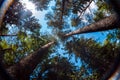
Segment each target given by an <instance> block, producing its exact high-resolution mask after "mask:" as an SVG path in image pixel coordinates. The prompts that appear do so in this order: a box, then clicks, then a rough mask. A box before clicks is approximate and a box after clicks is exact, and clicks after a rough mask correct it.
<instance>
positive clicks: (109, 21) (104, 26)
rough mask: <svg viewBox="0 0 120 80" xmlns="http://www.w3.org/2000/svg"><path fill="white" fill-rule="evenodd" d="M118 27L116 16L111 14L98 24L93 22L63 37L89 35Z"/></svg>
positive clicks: (119, 24) (118, 22)
mask: <svg viewBox="0 0 120 80" xmlns="http://www.w3.org/2000/svg"><path fill="white" fill-rule="evenodd" d="M119 27H120V18H119V17H118V15H117V14H112V15H111V16H109V17H106V18H104V19H102V20H100V21H98V22H94V23H92V24H90V25H88V26H85V27H83V28H80V29H78V30H75V31H73V32H70V33H67V34H65V35H64V37H68V36H71V35H75V34H82V33H90V32H97V31H105V30H110V29H114V28H119Z"/></svg>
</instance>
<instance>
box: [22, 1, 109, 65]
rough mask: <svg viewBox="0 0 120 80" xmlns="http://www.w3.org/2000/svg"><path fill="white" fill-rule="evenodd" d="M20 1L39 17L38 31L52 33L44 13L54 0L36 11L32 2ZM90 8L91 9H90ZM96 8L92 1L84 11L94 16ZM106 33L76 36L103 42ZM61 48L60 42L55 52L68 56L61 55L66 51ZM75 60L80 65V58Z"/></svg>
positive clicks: (72, 59)
mask: <svg viewBox="0 0 120 80" xmlns="http://www.w3.org/2000/svg"><path fill="white" fill-rule="evenodd" d="M22 2H23V3H24V4H25V6H26V8H27V9H29V10H31V11H32V13H33V16H35V17H36V18H37V19H39V23H40V24H41V25H42V28H41V30H40V33H43V34H44V33H47V34H52V30H51V29H50V28H49V27H48V26H47V24H46V20H45V14H46V13H47V12H49V11H52V9H51V7H52V6H54V4H55V2H54V1H51V3H50V4H49V9H48V10H43V11H36V10H35V6H34V4H33V3H31V2H29V1H28V0H22ZM30 5H33V6H32V7H31V6H30ZM90 10H92V11H90ZM96 10H97V6H96V5H95V3H94V2H93V3H92V4H91V6H90V8H89V9H87V10H86V13H85V14H91V15H92V16H94V15H93V13H94V11H96ZM91 12H92V13H91ZM78 15H79V13H78ZM82 17H83V21H84V22H86V23H87V24H86V25H88V22H87V20H86V18H85V15H82ZM74 29H75V28H74ZM74 29H72V30H74ZM107 33H108V32H94V33H86V34H80V35H76V36H84V37H86V38H94V39H96V40H97V41H99V42H103V41H104V39H105V38H106V34H107ZM53 35H54V34H53ZM61 48H64V46H63V45H62V44H61V43H60V46H59V47H57V51H58V53H57V54H60V55H61V56H64V57H68V54H66V55H63V53H66V51H65V50H62V49H61ZM52 55H56V53H55V54H52ZM77 60H78V62H77V63H75V65H78V66H80V65H81V62H80V59H77ZM70 61H71V62H73V63H74V62H75V61H76V58H75V56H74V55H72V58H71V60H70Z"/></svg>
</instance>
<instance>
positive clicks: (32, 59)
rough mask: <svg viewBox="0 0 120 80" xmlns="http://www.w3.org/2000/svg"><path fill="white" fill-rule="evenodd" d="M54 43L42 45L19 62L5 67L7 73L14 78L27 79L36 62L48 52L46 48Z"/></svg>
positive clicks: (18, 79)
mask: <svg viewBox="0 0 120 80" xmlns="http://www.w3.org/2000/svg"><path fill="white" fill-rule="evenodd" d="M52 44H54V41H52V42H50V43H48V44H46V45H44V46H42V48H40V49H38V50H37V51H35V52H34V53H31V54H29V55H28V56H26V57H25V58H23V59H22V60H20V62H19V63H17V64H15V65H13V66H11V67H10V68H8V69H7V71H8V73H9V74H10V75H11V76H12V77H13V78H14V79H16V80H29V76H30V74H31V73H32V71H33V70H34V69H35V67H36V66H37V64H38V63H40V61H41V60H42V58H43V57H45V56H46V55H47V54H48V49H49V48H50V46H51V45H52Z"/></svg>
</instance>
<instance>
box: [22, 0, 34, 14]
mask: <svg viewBox="0 0 120 80" xmlns="http://www.w3.org/2000/svg"><path fill="white" fill-rule="evenodd" d="M21 2H22V3H23V5H24V6H25V8H26V9H28V10H30V11H31V12H33V13H34V12H35V5H34V4H33V3H32V2H31V1H29V0H21Z"/></svg>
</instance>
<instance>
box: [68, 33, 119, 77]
mask: <svg viewBox="0 0 120 80" xmlns="http://www.w3.org/2000/svg"><path fill="white" fill-rule="evenodd" d="M113 39H115V37H113V36H111V37H110V34H108V37H107V38H106V39H105V41H104V43H103V44H101V43H99V42H97V41H95V40H93V39H92V38H90V39H85V38H84V37H81V38H80V39H74V40H71V41H69V42H67V43H66V49H68V50H69V52H70V53H75V55H76V56H77V57H80V58H81V60H83V62H85V63H87V64H88V67H89V68H92V69H93V70H94V71H96V72H97V74H98V75H99V76H98V79H100V78H101V77H102V76H103V75H104V72H106V71H107V70H108V69H109V68H111V64H113V61H114V59H115V58H116V57H117V56H118V55H119V48H120V47H119V43H117V42H116V41H113ZM103 62H104V63H103Z"/></svg>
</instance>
